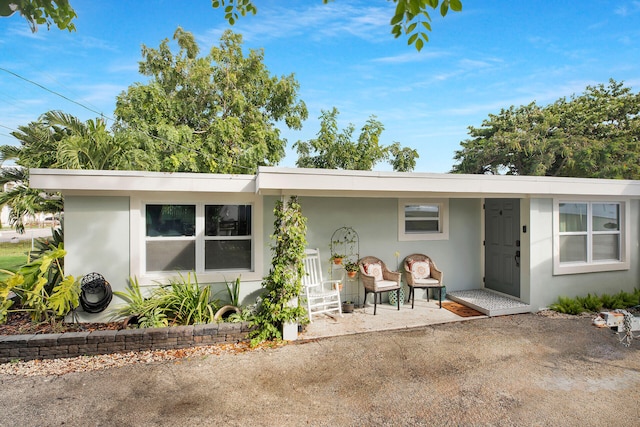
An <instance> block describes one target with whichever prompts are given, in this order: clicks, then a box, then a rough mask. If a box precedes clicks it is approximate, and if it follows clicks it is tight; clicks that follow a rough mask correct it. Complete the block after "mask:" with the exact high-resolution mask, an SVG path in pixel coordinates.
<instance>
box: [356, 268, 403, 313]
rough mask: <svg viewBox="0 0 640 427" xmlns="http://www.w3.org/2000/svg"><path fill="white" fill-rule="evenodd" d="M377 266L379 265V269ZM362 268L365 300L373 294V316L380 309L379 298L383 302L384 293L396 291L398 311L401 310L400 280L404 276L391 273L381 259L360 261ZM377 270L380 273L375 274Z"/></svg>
mask: <svg viewBox="0 0 640 427" xmlns="http://www.w3.org/2000/svg"><path fill="white" fill-rule="evenodd" d="M375 264H379V265H380V267H379V268H378V267H377V266H375ZM358 266H359V267H360V278H361V279H362V285H363V286H364V300H365V301H366V300H367V295H368V294H369V293H373V314H374V315H375V314H376V309H377V307H378V297H379V298H380V302H382V293H383V292H390V291H396V296H397V301H398V310H400V286H401V283H400V279H401V277H402V275H401V274H400V273H398V272H396V271H389V269H388V268H387V266H386V265H385V264H384V262H382V261H381V260H380V259H379V258H376V257H373V256H367V257H364V258H361V259H360V260H359V261H358ZM376 270H377V272H378V273H381V274H375V273H376Z"/></svg>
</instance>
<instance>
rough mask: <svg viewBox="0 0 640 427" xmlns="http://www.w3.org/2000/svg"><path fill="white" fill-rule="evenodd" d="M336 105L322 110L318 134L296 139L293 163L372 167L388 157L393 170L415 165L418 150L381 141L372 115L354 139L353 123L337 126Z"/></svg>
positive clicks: (313, 165) (321, 167)
mask: <svg viewBox="0 0 640 427" xmlns="http://www.w3.org/2000/svg"><path fill="white" fill-rule="evenodd" d="M338 114H339V113H338V109H337V108H335V107H334V108H333V109H332V110H331V111H322V114H321V115H320V131H319V132H318V134H317V138H314V139H311V140H309V141H298V142H296V143H295V144H294V148H295V149H296V150H297V152H298V160H297V162H296V166H298V167H301V168H320V169H347V170H372V169H373V168H374V166H375V165H376V164H377V163H378V162H380V161H382V160H389V161H390V163H391V164H392V166H393V169H394V170H395V171H399V172H409V171H412V170H413V168H414V167H415V165H416V159H417V158H418V157H419V156H418V152H417V151H416V150H413V149H411V148H406V147H405V148H403V147H401V146H400V143H398V142H395V143H393V144H392V145H390V146H384V145H381V144H380V135H381V134H382V131H383V130H384V126H383V124H382V123H381V122H380V121H378V120H376V118H375V116H371V117H370V118H369V119H368V120H367V122H366V124H365V125H364V126H363V127H362V129H361V130H360V136H359V137H358V140H357V141H353V139H352V138H353V133H354V131H355V126H354V125H353V124H349V125H348V126H347V127H346V128H345V129H343V130H342V131H340V130H338V122H337V117H338Z"/></svg>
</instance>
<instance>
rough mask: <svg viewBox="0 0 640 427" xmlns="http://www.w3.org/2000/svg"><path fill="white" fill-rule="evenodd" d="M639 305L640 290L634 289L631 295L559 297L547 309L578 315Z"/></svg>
mask: <svg viewBox="0 0 640 427" xmlns="http://www.w3.org/2000/svg"><path fill="white" fill-rule="evenodd" d="M637 305H640V289H638V288H635V289H634V290H633V292H632V293H629V292H625V291H620V292H618V293H617V294H615V295H609V294H602V295H600V296H597V295H591V294H587V296H585V297H580V296H578V297H576V298H574V299H572V298H568V297H559V298H558V301H557V302H556V303H554V304H551V305H550V306H549V308H550V309H551V310H554V311H558V312H560V313H567V314H580V313H582V312H584V311H591V312H598V311H601V310H602V309H603V308H606V309H609V310H617V309H625V308H629V307H635V306H637Z"/></svg>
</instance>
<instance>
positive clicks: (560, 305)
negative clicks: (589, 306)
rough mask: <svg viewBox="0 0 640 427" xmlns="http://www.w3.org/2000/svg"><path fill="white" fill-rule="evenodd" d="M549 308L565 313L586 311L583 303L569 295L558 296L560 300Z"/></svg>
mask: <svg viewBox="0 0 640 427" xmlns="http://www.w3.org/2000/svg"><path fill="white" fill-rule="evenodd" d="M549 308H550V309H551V310H553V311H557V312H559V313H565V314H580V313H582V312H584V308H583V307H582V304H580V303H579V302H578V301H577V300H575V299H573V298H569V297H558V302H556V303H553V304H551V305H550V306H549Z"/></svg>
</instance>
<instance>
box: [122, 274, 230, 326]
mask: <svg viewBox="0 0 640 427" xmlns="http://www.w3.org/2000/svg"><path fill="white" fill-rule="evenodd" d="M113 294H114V295H116V296H117V297H119V298H122V299H123V300H124V301H125V302H126V303H127V304H126V305H124V306H122V307H121V308H120V309H119V310H118V311H117V312H116V316H117V317H128V316H134V317H136V318H137V320H138V326H139V327H141V328H145V327H163V326H167V325H194V324H201V323H211V322H213V316H214V315H215V313H216V311H217V310H218V304H219V302H218V300H212V299H211V288H210V287H209V286H200V284H199V283H198V279H197V277H196V275H195V274H194V275H193V281H192V279H191V273H189V274H187V277H186V278H185V277H184V276H182V275H179V278H178V279H173V280H171V281H170V283H169V285H165V286H161V287H157V288H154V289H153V290H152V291H151V292H150V294H149V296H148V297H145V296H143V294H142V291H141V289H140V284H139V283H138V279H137V278H133V279H129V285H128V289H127V290H126V291H125V292H120V291H115V292H114V293H113Z"/></svg>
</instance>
